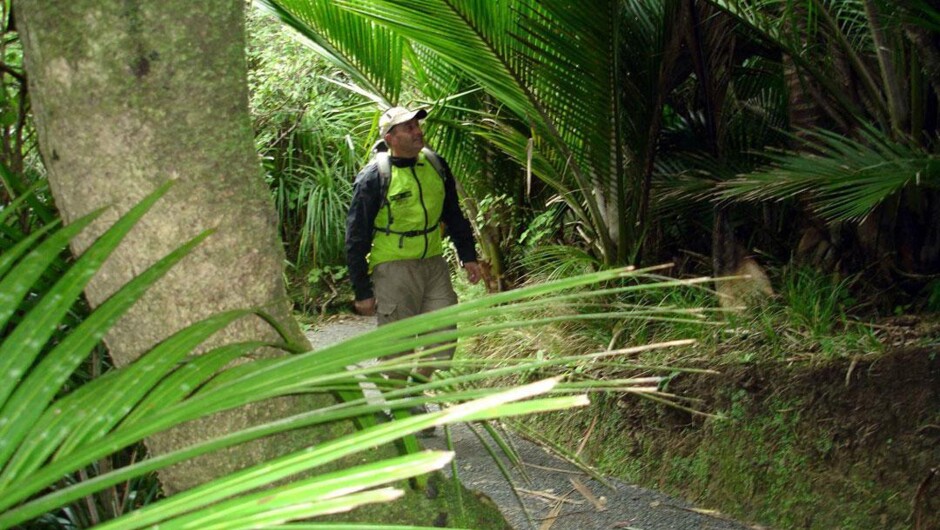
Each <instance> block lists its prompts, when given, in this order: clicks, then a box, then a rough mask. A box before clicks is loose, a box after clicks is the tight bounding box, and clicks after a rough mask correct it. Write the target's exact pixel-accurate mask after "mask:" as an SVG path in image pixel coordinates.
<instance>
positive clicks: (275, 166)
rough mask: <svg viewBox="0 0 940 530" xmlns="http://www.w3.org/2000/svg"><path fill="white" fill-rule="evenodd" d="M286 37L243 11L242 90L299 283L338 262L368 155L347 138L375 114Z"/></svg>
mask: <svg viewBox="0 0 940 530" xmlns="http://www.w3.org/2000/svg"><path fill="white" fill-rule="evenodd" d="M289 31H290V30H289V29H287V28H285V27H283V26H281V25H280V24H278V23H277V22H276V21H275V20H272V19H271V17H270V16H265V15H264V14H262V13H260V12H258V11H252V12H251V13H250V16H249V37H250V41H249V51H248V56H249V64H250V69H249V85H250V86H249V89H250V91H251V110H252V115H253V118H254V123H255V132H256V143H257V145H258V150H259V152H260V153H261V156H262V160H263V161H264V167H265V173H266V180H267V182H268V183H269V185H270V186H271V190H272V194H273V196H274V201H275V205H276V207H277V212H278V219H279V223H280V227H281V234H282V237H283V240H284V242H285V247H286V249H287V254H288V260H289V262H290V263H291V264H292V265H293V267H294V270H296V271H297V280H298V282H299V283H301V284H303V283H305V280H304V278H305V277H306V274H307V271H308V269H310V268H320V267H330V266H337V265H340V264H342V263H343V261H344V252H343V246H344V234H345V220H346V209H347V208H348V205H349V200H350V196H351V193H352V183H353V180H354V178H355V172H356V168H357V167H358V165H359V163H360V161H361V159H362V158H363V156H364V154H365V153H366V151H367V146H366V145H365V144H362V143H358V144H357V143H354V142H353V140H352V138H358V139H362V138H363V137H364V136H365V134H364V133H365V132H364V131H362V127H363V124H364V123H368V119H366V118H365V117H366V116H367V115H371V114H372V113H373V112H374V111H372V110H371V109H364V108H363V107H362V105H361V98H359V97H358V96H355V95H353V94H350V93H349V92H348V91H347V90H345V89H342V88H340V87H339V86H337V85H336V84H335V83H334V82H333V81H332V80H331V79H330V78H335V77H337V75H336V72H335V71H334V69H333V67H331V66H330V65H329V64H327V63H326V62H325V61H323V60H322V59H321V58H320V57H319V56H317V55H315V54H313V53H312V52H311V51H310V49H309V48H307V47H306V46H304V45H303V44H302V43H301V42H299V41H297V39H296V38H295V37H294V36H292V35H290V34H289ZM301 302H302V303H305V302H306V300H301Z"/></svg>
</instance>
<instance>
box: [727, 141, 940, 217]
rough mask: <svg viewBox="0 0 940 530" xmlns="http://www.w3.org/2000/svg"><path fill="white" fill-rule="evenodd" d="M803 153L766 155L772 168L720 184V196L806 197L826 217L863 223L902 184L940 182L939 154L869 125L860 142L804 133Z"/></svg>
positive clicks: (930, 185)
mask: <svg viewBox="0 0 940 530" xmlns="http://www.w3.org/2000/svg"><path fill="white" fill-rule="evenodd" d="M807 134H808V136H807V137H806V139H805V140H803V141H804V142H805V144H804V145H805V146H806V148H807V151H810V152H814V151H815V152H814V154H807V152H780V153H777V154H772V153H771V154H768V155H767V156H768V159H769V160H770V163H771V164H770V167H769V168H767V169H764V170H760V171H755V172H752V173H750V174H747V175H743V176H740V177H738V178H736V179H733V180H731V181H729V182H727V183H725V184H722V185H721V192H720V194H719V196H720V197H722V198H724V199H735V200H746V201H751V200H783V199H789V198H793V197H798V196H804V195H805V196H806V198H807V200H808V202H809V204H810V206H811V208H812V209H813V210H814V211H816V212H817V213H818V214H819V215H820V216H822V217H823V218H825V219H828V220H830V221H861V220H863V219H864V218H865V217H866V216H867V215H868V214H869V213H871V212H872V210H874V209H875V208H876V207H877V206H878V205H879V204H881V203H883V202H884V201H885V200H887V199H888V198H889V197H892V196H894V195H895V194H897V193H898V192H899V191H901V190H902V189H904V188H907V187H911V186H924V187H931V188H936V187H937V186H938V185H940V173H938V171H940V165H938V164H940V160H938V158H937V156H936V155H934V154H931V153H928V152H926V151H924V150H922V149H921V148H918V147H916V146H911V145H909V144H907V143H902V142H896V141H894V140H891V139H890V138H888V137H887V136H886V135H885V134H883V133H881V132H879V131H877V130H876V129H874V128H873V127H869V128H868V129H867V130H865V131H864V132H863V133H862V134H861V138H860V139H859V140H854V139H851V138H847V137H845V136H843V135H840V134H836V133H832V132H826V131H817V132H811V133H807Z"/></svg>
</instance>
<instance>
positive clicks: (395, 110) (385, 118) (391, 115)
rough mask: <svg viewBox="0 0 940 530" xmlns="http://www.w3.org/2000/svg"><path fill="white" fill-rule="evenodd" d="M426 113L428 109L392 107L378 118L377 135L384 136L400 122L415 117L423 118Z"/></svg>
mask: <svg viewBox="0 0 940 530" xmlns="http://www.w3.org/2000/svg"><path fill="white" fill-rule="evenodd" d="M427 115H428V111H426V110H424V109H418V110H408V109H406V108H405V107H392V108H390V109H388V110H386V111H385V112H384V113H382V117H381V118H379V136H383V137H384V136H385V135H386V134H388V131H390V130H392V127H394V126H396V125H398V124H400V123H405V122H406V121H410V120H413V119H415V118H417V119H419V120H423V119H424V118H425V117H427Z"/></svg>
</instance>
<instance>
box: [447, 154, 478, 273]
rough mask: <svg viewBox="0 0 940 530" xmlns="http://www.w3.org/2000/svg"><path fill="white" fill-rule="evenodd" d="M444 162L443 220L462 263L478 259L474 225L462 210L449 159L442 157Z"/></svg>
mask: <svg viewBox="0 0 940 530" xmlns="http://www.w3.org/2000/svg"><path fill="white" fill-rule="evenodd" d="M441 161H442V162H443V163H444V169H445V173H446V175H444V209H443V210H442V211H441V221H443V223H444V225H445V226H446V227H447V234H448V235H449V236H450V239H451V241H453V242H454V247H456V248H457V257H458V258H460V261H461V263H467V262H469V261H476V260H477V251H476V246H475V242H474V240H473V227H471V226H470V221H468V220H467V218H466V217H464V215H463V212H462V211H461V210H460V200H459V199H458V197H457V184H456V182H454V175H453V174H452V173H451V172H450V166H449V165H447V161H446V160H444V159H443V158H441Z"/></svg>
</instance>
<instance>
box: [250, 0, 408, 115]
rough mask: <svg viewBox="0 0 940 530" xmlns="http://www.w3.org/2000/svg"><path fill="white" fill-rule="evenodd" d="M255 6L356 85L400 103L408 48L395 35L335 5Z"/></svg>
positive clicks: (259, 1)
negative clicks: (404, 57)
mask: <svg viewBox="0 0 940 530" xmlns="http://www.w3.org/2000/svg"><path fill="white" fill-rule="evenodd" d="M255 4H256V5H258V6H260V7H262V8H264V9H266V10H268V11H270V12H272V13H274V14H275V15H277V16H278V17H279V18H280V19H281V20H282V21H283V22H284V23H285V24H286V25H288V26H290V27H291V28H293V29H294V30H296V31H297V32H298V33H299V34H300V35H303V37H304V39H305V40H304V42H306V43H307V44H309V45H310V46H311V48H313V49H314V51H316V52H317V53H318V54H320V55H321V56H323V57H324V58H326V59H327V60H329V61H330V62H332V63H333V64H335V65H336V66H337V67H338V68H340V69H341V70H342V71H343V72H345V73H346V75H348V76H350V78H351V79H352V80H353V82H354V83H356V84H357V85H358V86H359V87H361V88H362V89H364V90H367V91H368V92H370V93H372V94H376V95H378V96H380V97H381V98H383V99H384V102H385V103H386V105H388V106H391V105H393V104H395V103H397V102H398V98H399V95H400V93H401V78H402V64H403V63H402V58H403V52H404V48H405V46H406V44H405V43H404V41H402V39H401V38H400V37H399V36H397V35H395V34H393V33H391V32H390V31H388V30H387V29H385V28H383V27H382V26H380V25H377V24H375V23H373V22H371V21H369V20H368V19H364V18H362V17H358V16H355V15H353V14H351V13H349V12H347V11H344V10H342V9H338V8H337V7H336V6H335V5H334V4H335V3H334V2H314V1H308V0H302V1H296V0H278V1H272V0H256V2H255Z"/></svg>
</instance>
